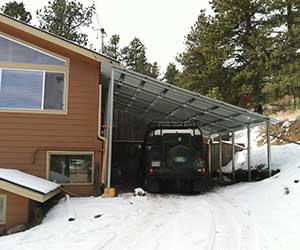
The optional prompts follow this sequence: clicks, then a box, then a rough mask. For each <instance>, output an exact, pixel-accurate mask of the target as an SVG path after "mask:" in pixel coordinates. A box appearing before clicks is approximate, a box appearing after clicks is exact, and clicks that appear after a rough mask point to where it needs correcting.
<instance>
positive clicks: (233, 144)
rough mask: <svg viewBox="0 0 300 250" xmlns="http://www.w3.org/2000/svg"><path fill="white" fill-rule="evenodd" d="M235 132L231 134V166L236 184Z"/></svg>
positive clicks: (233, 180)
mask: <svg viewBox="0 0 300 250" xmlns="http://www.w3.org/2000/svg"><path fill="white" fill-rule="evenodd" d="M234 136H235V134H234V131H233V132H232V133H231V157H232V161H231V165H232V182H233V183H235V157H234V156H235V140H234Z"/></svg>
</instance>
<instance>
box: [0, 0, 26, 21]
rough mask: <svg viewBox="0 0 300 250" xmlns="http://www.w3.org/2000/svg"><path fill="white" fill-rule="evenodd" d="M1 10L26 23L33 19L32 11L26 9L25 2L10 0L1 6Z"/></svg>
mask: <svg viewBox="0 0 300 250" xmlns="http://www.w3.org/2000/svg"><path fill="white" fill-rule="evenodd" d="M1 12H2V13H3V14H5V15H8V16H11V17H13V18H15V19H17V20H19V21H22V22H24V23H29V22H30V21H31V19H32V16H31V14H30V12H29V11H26V9H25V6H24V3H23V2H20V3H18V2H16V1H12V2H8V3H6V4H5V5H3V6H2V7H1Z"/></svg>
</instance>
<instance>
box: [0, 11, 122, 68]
mask: <svg viewBox="0 0 300 250" xmlns="http://www.w3.org/2000/svg"><path fill="white" fill-rule="evenodd" d="M0 23H4V24H6V25H8V26H11V27H13V28H15V29H19V30H22V31H24V32H26V33H28V34H31V35H33V36H36V37H39V38H41V39H44V40H47V41H49V42H51V43H54V44H56V45H58V46H60V47H63V48H65V49H68V50H71V51H73V52H75V53H78V54H80V55H83V56H85V57H88V58H90V59H92V60H95V61H98V62H106V63H111V64H116V65H118V64H119V62H118V61H116V60H115V59H113V58H111V57H108V56H106V55H103V54H100V53H98V52H95V51H93V50H90V49H88V48H85V47H82V46H80V45H78V44H76V43H74V42H71V41H69V40H67V39H65V38H63V37H60V36H57V35H55V34H53V33H50V32H47V31H44V30H41V29H39V28H37V27H34V26H32V25H30V24H27V23H23V22H21V21H18V20H16V19H14V18H12V17H9V16H7V15H4V14H1V13H0Z"/></svg>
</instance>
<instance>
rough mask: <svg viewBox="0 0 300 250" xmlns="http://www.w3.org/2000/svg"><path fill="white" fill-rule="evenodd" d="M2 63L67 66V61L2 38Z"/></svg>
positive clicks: (0, 47) (0, 38) (0, 43)
mask: <svg viewBox="0 0 300 250" xmlns="http://www.w3.org/2000/svg"><path fill="white" fill-rule="evenodd" d="M0 62H12V63H24V64H47V65H56V66H65V61H63V60H59V59H57V58H55V57H52V56H49V55H47V54H44V53H42V52H39V51H37V50H34V49H32V48H30V47H27V46H25V45H21V44H19V43H17V42H13V41H11V40H9V39H6V38H4V37H3V36H0Z"/></svg>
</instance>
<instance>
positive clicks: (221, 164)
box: [219, 135, 223, 180]
mask: <svg viewBox="0 0 300 250" xmlns="http://www.w3.org/2000/svg"><path fill="white" fill-rule="evenodd" d="M222 166H223V159H222V136H221V135H219V171H220V172H219V177H220V180H222Z"/></svg>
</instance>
